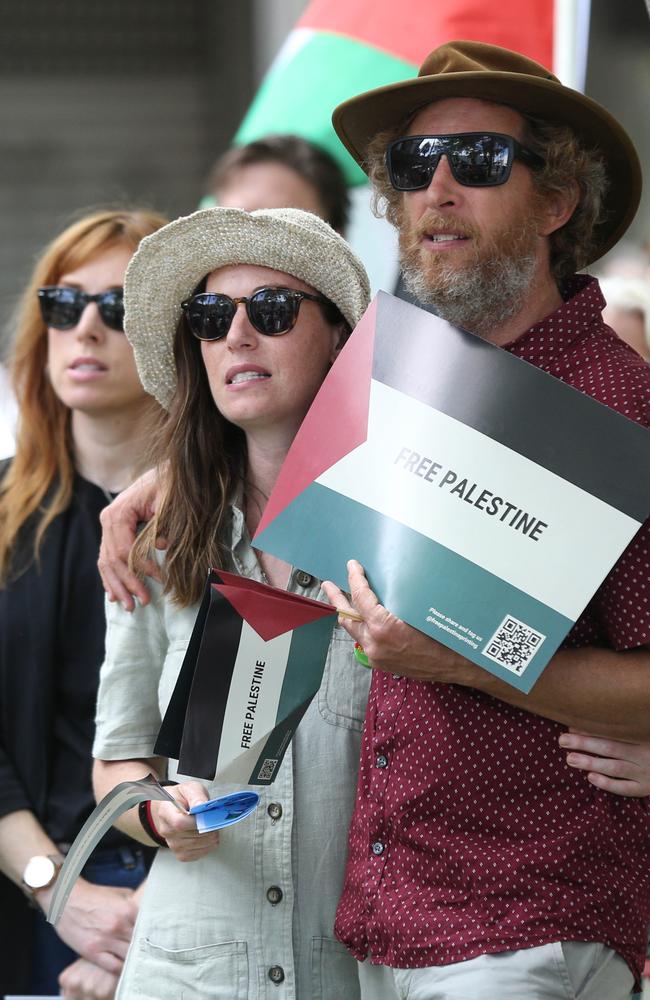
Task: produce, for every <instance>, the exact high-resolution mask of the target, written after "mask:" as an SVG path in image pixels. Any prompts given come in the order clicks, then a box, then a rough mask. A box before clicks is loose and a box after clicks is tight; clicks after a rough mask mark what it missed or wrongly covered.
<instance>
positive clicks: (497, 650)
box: [483, 615, 546, 675]
mask: <svg viewBox="0 0 650 1000" xmlns="http://www.w3.org/2000/svg"><path fill="white" fill-rule="evenodd" d="M545 638H546V636H545V635H542V633H541V632H537V631H536V629H534V628H531V627H530V625H526V623H525V622H520V621H519V619H518V618H515V617H514V616H513V615H506V617H505V618H504V619H503V621H502V622H501V624H500V625H499V627H498V629H497V630H496V632H495V633H494V635H493V636H492V638H491V639H488V641H487V643H486V644H485V646H484V648H483V653H484V654H485V656H487V657H488V659H490V660H494V662H495V663H498V664H499V665H500V666H502V667H505V668H506V670H511V671H512V672H513V674H520V675H521V674H523V672H524V670H525V669H526V667H527V666H528V664H529V663H530V661H531V660H532V658H533V656H534V655H535V653H536V652H537V650H538V649H539V647H540V646H541V645H542V643H543V642H544V639H545Z"/></svg>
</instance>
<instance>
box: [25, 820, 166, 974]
mask: <svg viewBox="0 0 650 1000" xmlns="http://www.w3.org/2000/svg"><path fill="white" fill-rule="evenodd" d="M171 808H172V809H173V808H174V807H173V806H172V807H171ZM53 890H54V887H51V888H48V889H47V890H42V891H40V892H37V893H36V900H37V902H38V903H39V905H40V906H41V907H42V908H43V911H44V912H45V913H47V911H48V909H49V905H50V902H51V898H52V892H53ZM137 915H138V906H137V903H136V902H135V900H134V899H133V890H132V889H125V888H118V887H117V886H109V885H95V884H94V883H91V882H87V881H86V880H85V879H83V878H80V879H77V882H76V883H75V885H74V888H73V889H72V892H71V893H70V899H69V900H68V904H67V906H66V908H65V910H64V911H63V914H62V916H61V920H60V921H59V923H58V924H57V928H56V931H57V934H58V935H59V937H60V938H61V940H62V941H65V943H66V944H67V945H68V946H69V947H70V948H72V950H73V951H76V952H77V954H79V955H81V957H82V958H85V959H87V960H88V961H89V962H91V963H92V964H93V965H97V966H99V967H100V968H101V969H103V970H104V971H105V972H108V973H111V974H112V975H115V976H119V974H120V972H121V970H122V963H123V961H124V959H125V958H126V953H127V951H128V948H129V944H130V941H131V935H132V933H133V925H134V924H135V919H136V917H137Z"/></svg>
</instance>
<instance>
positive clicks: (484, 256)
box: [399, 211, 539, 335]
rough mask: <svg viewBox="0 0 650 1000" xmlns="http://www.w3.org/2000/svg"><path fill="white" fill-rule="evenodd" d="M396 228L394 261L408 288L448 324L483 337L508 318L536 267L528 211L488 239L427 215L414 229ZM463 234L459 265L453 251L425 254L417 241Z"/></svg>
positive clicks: (457, 222)
mask: <svg viewBox="0 0 650 1000" xmlns="http://www.w3.org/2000/svg"><path fill="white" fill-rule="evenodd" d="M401 223H402V225H401V228H400V241H399V242H400V259H401V264H402V271H403V274H404V281H405V284H406V287H407V288H408V290H409V291H410V292H411V293H412V294H413V295H414V296H415V297H416V298H417V299H418V300H419V301H420V302H422V303H424V304H426V305H432V306H433V307H434V308H435V310H436V312H437V313H438V315H439V316H442V317H443V319H446V320H448V322H450V323H452V324H453V325H454V326H460V327H463V328H464V329H465V330H469V331H470V332H471V333H477V334H479V335H485V334H487V333H489V332H491V331H492V330H495V329H497V328H498V327H499V326H500V324H502V323H503V322H504V321H505V320H507V319H509V318H510V317H511V316H514V315H515V314H516V313H517V312H518V311H519V309H520V308H521V306H522V298H523V296H524V294H525V293H526V292H528V291H529V290H530V286H531V284H532V282H533V278H534V275H535V270H536V266H537V258H536V253H535V251H536V246H537V240H538V235H539V234H538V230H537V219H536V213H535V212H534V211H532V212H531V214H530V215H529V216H528V217H527V218H526V219H524V220H523V221H522V222H521V223H516V224H513V225H511V226H509V227H507V228H504V229H501V230H500V231H499V232H497V233H495V234H494V236H492V237H491V238H489V239H488V238H486V237H484V236H483V235H482V234H481V232H480V231H479V230H477V229H475V228H474V227H473V226H470V225H468V224H467V223H463V222H461V220H459V219H454V218H451V217H446V218H441V217H440V216H438V215H437V214H435V213H434V212H430V213H427V215H425V216H424V217H423V218H422V219H420V221H419V222H418V223H417V225H415V226H413V227H409V228H405V223H404V218H403V216H402V219H401ZM449 232H453V233H454V234H457V235H460V236H468V237H470V238H471V243H470V244H467V246H468V251H460V252H461V253H464V259H463V261H462V263H458V261H457V259H456V258H457V253H456V251H455V250H448V251H447V250H443V251H439V252H436V250H435V249H434V250H426V249H423V248H422V239H423V238H425V237H426V236H427V235H433V234H435V233H440V234H444V233H449Z"/></svg>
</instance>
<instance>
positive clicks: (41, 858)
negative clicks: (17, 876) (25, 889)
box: [23, 854, 57, 889]
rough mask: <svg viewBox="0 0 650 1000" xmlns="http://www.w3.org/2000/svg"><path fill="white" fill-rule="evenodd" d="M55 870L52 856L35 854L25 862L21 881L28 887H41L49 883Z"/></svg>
mask: <svg viewBox="0 0 650 1000" xmlns="http://www.w3.org/2000/svg"><path fill="white" fill-rule="evenodd" d="M56 870H57V869H56V865H55V864H54V861H53V860H52V858H48V857H46V856H45V855H39V854H37V855H36V856H35V857H33V858H30V859H29V861H28V862H27V867H26V868H25V873H24V875H23V881H24V882H25V883H26V885H28V886H29V887H30V889H43V888H44V887H45V886H46V885H49V884H50V882H51V881H52V879H53V878H54V876H55V875H56Z"/></svg>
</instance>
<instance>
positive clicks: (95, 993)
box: [59, 958, 118, 1000]
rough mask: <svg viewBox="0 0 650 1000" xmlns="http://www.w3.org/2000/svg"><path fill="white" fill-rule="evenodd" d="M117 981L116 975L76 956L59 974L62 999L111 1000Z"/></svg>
mask: <svg viewBox="0 0 650 1000" xmlns="http://www.w3.org/2000/svg"><path fill="white" fill-rule="evenodd" d="M117 981H118V976H114V975H113V974H112V973H110V972H106V970H105V969H100V967H99V966H98V965H93V963H92V962H89V961H88V960H87V959H85V958H78V959H77V961H76V962H73V963H72V965H69V966H68V967H67V969H64V970H63V972H62V973H61V975H60V976H59V986H60V987H61V994H62V996H63V997H64V1000H113V997H114V996H115V990H116V989H117Z"/></svg>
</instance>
